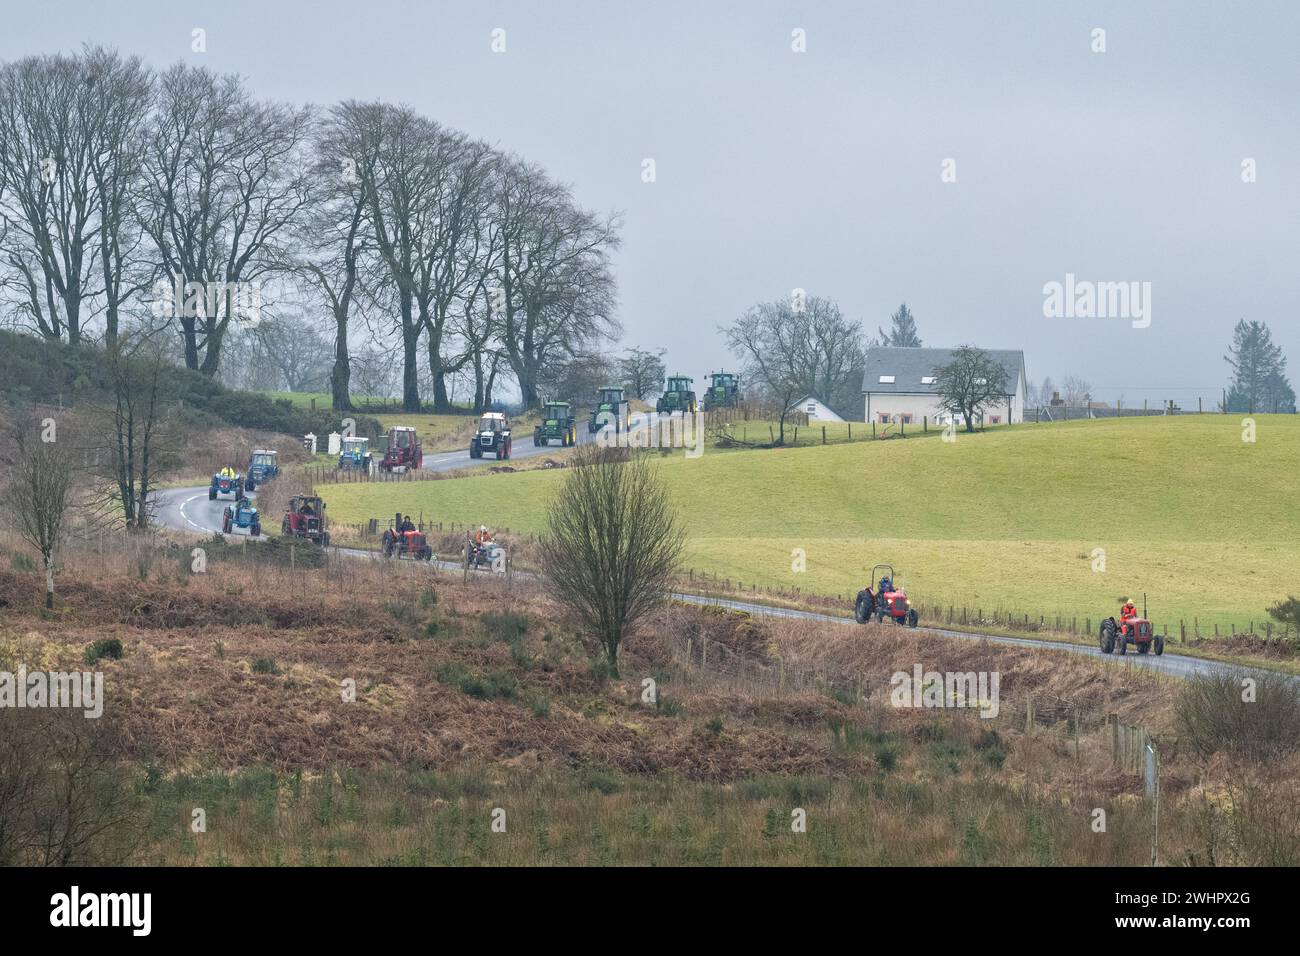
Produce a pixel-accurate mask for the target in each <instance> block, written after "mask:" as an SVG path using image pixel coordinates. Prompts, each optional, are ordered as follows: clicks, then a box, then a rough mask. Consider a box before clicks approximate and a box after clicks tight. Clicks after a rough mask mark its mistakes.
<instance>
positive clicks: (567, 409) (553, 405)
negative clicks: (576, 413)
mask: <svg viewBox="0 0 1300 956" xmlns="http://www.w3.org/2000/svg"><path fill="white" fill-rule="evenodd" d="M577 437H578V436H577V433H576V432H575V431H574V428H573V407H572V406H571V405H570V404H569V403H568V402H547V403H546V404H545V405H543V406H542V423H541V424H540V425H538V426H537V427H536V428H534V429H533V444H534V445H549V444H550V443H551V442H553V441H558V442H559V443H560V447H561V448H566V447H568V446H569V445H575V444H577Z"/></svg>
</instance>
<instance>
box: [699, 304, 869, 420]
mask: <svg viewBox="0 0 1300 956" xmlns="http://www.w3.org/2000/svg"><path fill="white" fill-rule="evenodd" d="M721 331H722V332H723V334H724V335H725V336H726V338H727V345H728V346H729V347H730V349H731V351H732V352H733V353H734V354H735V355H736V356H738V357H739V358H740V360H741V361H742V362H743V363H744V365H745V373H746V375H747V376H748V377H749V380H750V382H751V383H752V385H753V386H755V387H756V388H757V389H758V390H759V391H760V392H763V393H765V394H766V396H767V398H768V399H769V400H770V401H771V402H772V403H773V404H774V405H775V406H777V408H778V409H779V412H778V414H779V417H780V421H779V429H780V433H779V436H778V439H777V442H778V444H785V421H786V418H787V416H788V415H789V412H790V405H791V403H793V402H794V401H796V400H797V399H799V398H801V397H803V396H804V395H813V396H816V397H817V398H819V399H821V401H822V402H824V403H826V404H827V405H832V404H834V403H837V402H840V401H842V398H843V395H844V391H845V389H846V387H857V385H858V383H859V382H860V381H861V372H860V370H861V368H862V366H863V363H864V361H865V359H864V355H865V350H866V348H865V343H864V341H863V334H862V327H861V326H860V325H859V324H858V323H855V322H852V321H850V320H848V319H846V318H844V316H843V315H842V314H841V312H840V309H839V306H838V305H836V304H835V302H834V301H832V300H830V299H826V298H822V297H820V296H808V297H807V298H806V299H804V300H803V301H802V302H799V303H795V302H791V301H789V300H778V301H776V302H764V303H761V304H759V305H756V306H754V307H753V308H752V309H750V310H749V311H748V312H746V313H745V314H744V315H743V316H741V317H740V318H739V319H737V320H736V321H735V322H733V323H732V324H731V325H730V326H728V327H726V328H723V329H722V330H721Z"/></svg>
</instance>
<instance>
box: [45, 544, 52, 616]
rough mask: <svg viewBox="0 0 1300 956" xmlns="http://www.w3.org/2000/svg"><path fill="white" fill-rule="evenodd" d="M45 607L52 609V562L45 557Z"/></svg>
mask: <svg viewBox="0 0 1300 956" xmlns="http://www.w3.org/2000/svg"><path fill="white" fill-rule="evenodd" d="M45 609H46V610H47V611H52V610H54V562H53V561H52V560H51V559H50V558H49V557H46V558H45Z"/></svg>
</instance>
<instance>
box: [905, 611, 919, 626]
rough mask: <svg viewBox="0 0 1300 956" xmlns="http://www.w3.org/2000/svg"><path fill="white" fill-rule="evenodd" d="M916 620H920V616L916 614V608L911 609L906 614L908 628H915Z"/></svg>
mask: <svg viewBox="0 0 1300 956" xmlns="http://www.w3.org/2000/svg"><path fill="white" fill-rule="evenodd" d="M918 620H920V615H918V614H917V613H916V608H912V609H911V610H910V611H908V612H907V626H908V627H916V622H917V621H918Z"/></svg>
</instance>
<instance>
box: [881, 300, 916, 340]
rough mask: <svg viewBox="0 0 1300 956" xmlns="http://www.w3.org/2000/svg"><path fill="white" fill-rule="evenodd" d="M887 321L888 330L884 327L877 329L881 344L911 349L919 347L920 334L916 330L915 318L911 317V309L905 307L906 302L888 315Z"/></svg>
mask: <svg viewBox="0 0 1300 956" xmlns="http://www.w3.org/2000/svg"><path fill="white" fill-rule="evenodd" d="M889 321H890V323H891V326H890V329H889V331H888V332H886V331H885V330H884V329H879V330H878V331H879V332H880V344H881V345H888V346H893V347H896V348H913V349H919V348H920V347H921V336H919V335H918V334H917V332H916V319H915V318H913V317H912V310H911V309H909V308H908V307H907V303H906V302H904V303H903V304H902V305H900V306H899V307H898V311H897V312H895V313H894V314H893V315H891V316H890V317H889Z"/></svg>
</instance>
